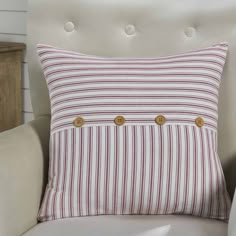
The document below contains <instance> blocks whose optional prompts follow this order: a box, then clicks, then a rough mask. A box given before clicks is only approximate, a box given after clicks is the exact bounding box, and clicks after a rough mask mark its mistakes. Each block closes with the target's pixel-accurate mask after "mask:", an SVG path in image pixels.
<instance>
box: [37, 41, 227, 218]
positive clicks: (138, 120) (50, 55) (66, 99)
mask: <svg viewBox="0 0 236 236" xmlns="http://www.w3.org/2000/svg"><path fill="white" fill-rule="evenodd" d="M227 49H228V46H227V44H225V43H221V44H218V45H214V46H211V47H208V48H205V49H202V50H198V51H194V52H190V53H185V54H179V55H176V56H169V57H161V58H103V57H95V56H88V55H84V54H80V53H76V52H69V51H65V50H61V49H57V48H54V47H51V46H46V45H38V54H39V57H40V61H41V63H42V67H43V70H44V75H45V78H46V81H47V84H48V89H49V95H50V100H51V112H52V120H51V143H50V168H49V180H48V185H47V189H46V193H45V197H44V200H43V203H42V206H41V209H40V212H39V220H41V221H46V220H54V219H59V218H64V217H75V216H88V215H99V214H190V215H195V216H202V217H210V218H216V219H222V220H227V219H228V216H229V209H230V200H229V197H228V194H227V190H226V186H225V180H224V175H223V171H222V168H221V164H220V160H219V158H218V154H217V119H218V114H217V106H218V92H219V85H220V81H221V76H222V71H223V67H224V63H225V58H226V54H227ZM158 115H162V116H164V117H165V119H166V122H165V124H162V125H158V124H156V123H155V118H156V117H157V116H158ZM117 116H123V117H124V118H125V124H124V125H122V126H117V125H116V124H115V123H114V119H115V117H117ZM77 117H82V118H83V120H84V125H83V126H82V127H75V126H74V124H73V122H74V120H75V118H77ZM197 117H201V118H202V119H203V120H204V126H202V127H199V126H197V125H196V124H195V120H196V118H197Z"/></svg>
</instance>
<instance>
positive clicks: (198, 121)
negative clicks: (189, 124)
mask: <svg viewBox="0 0 236 236" xmlns="http://www.w3.org/2000/svg"><path fill="white" fill-rule="evenodd" d="M125 122H126V120H125V118H124V117H123V116H117V117H116V118H115V119H114V123H115V124H116V125H118V126H121V125H124V124H125ZM155 122H156V124H158V125H164V124H165V123H166V118H165V116H163V115H159V116H157V117H156V118H155ZM204 123H205V122H204V120H203V118H202V117H198V118H197V119H196V120H195V124H196V125H197V126H198V127H202V126H203V125H204ZM73 124H74V126H75V127H82V126H83V125H84V124H85V120H84V119H83V117H81V116H79V117H77V118H76V119H75V120H74V122H73Z"/></svg>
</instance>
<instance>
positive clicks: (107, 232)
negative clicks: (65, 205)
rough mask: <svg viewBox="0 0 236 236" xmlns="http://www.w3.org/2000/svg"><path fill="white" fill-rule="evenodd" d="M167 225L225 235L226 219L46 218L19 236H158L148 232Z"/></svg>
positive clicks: (206, 235) (176, 232)
mask: <svg viewBox="0 0 236 236" xmlns="http://www.w3.org/2000/svg"><path fill="white" fill-rule="evenodd" d="M166 225H171V227H170V231H169V233H168V234H167V236H187V235H188V236H227V226H228V224H227V223H224V222H220V221H217V220H210V219H204V218H198V217H192V216H173V215H166V216H160V215H159V216H90V217H79V218H66V219H62V220H55V221H48V222H45V223H41V224H38V225H36V226H35V227H34V228H32V229H31V230H30V231H28V232H27V233H25V234H24V235H23V236H54V235H56V236H135V235H136V236H137V235H145V236H149V235H150V236H151V235H155V236H159V235H158V234H149V233H148V232H150V231H152V232H153V231H155V229H157V231H158V228H159V227H162V226H166Z"/></svg>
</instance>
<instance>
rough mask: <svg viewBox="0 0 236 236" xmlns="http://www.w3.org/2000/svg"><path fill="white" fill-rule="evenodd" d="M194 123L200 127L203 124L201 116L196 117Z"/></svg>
mask: <svg viewBox="0 0 236 236" xmlns="http://www.w3.org/2000/svg"><path fill="white" fill-rule="evenodd" d="M195 123H196V125H197V126H198V127H202V126H203V125H204V123H205V122H204V120H203V118H202V117H198V118H197V119H196V120H195Z"/></svg>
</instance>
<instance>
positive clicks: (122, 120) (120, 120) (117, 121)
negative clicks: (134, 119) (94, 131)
mask: <svg viewBox="0 0 236 236" xmlns="http://www.w3.org/2000/svg"><path fill="white" fill-rule="evenodd" d="M114 122H115V124H116V125H123V124H124V123H125V118H124V117H123V116H117V117H116V118H115V120H114Z"/></svg>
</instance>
